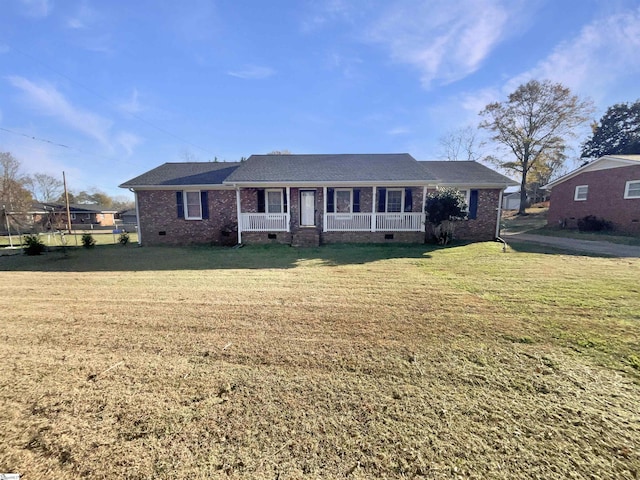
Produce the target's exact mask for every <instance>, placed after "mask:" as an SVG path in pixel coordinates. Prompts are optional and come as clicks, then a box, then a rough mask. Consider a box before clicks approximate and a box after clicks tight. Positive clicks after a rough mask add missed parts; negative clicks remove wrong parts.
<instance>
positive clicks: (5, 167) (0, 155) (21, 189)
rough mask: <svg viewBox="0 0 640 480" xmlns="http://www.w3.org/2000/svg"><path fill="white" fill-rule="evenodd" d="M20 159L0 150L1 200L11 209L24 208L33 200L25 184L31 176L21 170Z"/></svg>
mask: <svg viewBox="0 0 640 480" xmlns="http://www.w3.org/2000/svg"><path fill="white" fill-rule="evenodd" d="M20 167H21V164H20V160H18V159H16V158H15V157H14V156H13V155H12V154H11V153H9V152H0V175H1V177H0V202H2V205H1V206H4V208H7V209H10V210H24V209H26V208H27V207H28V206H29V204H30V203H31V202H32V200H33V199H32V198H31V193H30V192H29V190H27V188H25V185H27V184H28V182H29V178H28V177H27V176H26V175H24V174H22V172H21V171H20Z"/></svg>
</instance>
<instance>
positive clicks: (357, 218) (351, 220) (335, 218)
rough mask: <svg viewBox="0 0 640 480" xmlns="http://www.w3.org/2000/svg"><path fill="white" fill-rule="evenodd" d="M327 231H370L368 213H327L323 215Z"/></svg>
mask: <svg viewBox="0 0 640 480" xmlns="http://www.w3.org/2000/svg"><path fill="white" fill-rule="evenodd" d="M325 225H326V227H327V231H330V232H331V231H334V232H355V231H363V232H369V231H371V214H370V213H327V214H326V215H325Z"/></svg>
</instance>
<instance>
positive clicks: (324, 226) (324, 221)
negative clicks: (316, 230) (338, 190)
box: [322, 187, 327, 232]
mask: <svg viewBox="0 0 640 480" xmlns="http://www.w3.org/2000/svg"><path fill="white" fill-rule="evenodd" d="M322 198H323V199H324V209H323V210H322V231H323V232H326V231H327V187H322Z"/></svg>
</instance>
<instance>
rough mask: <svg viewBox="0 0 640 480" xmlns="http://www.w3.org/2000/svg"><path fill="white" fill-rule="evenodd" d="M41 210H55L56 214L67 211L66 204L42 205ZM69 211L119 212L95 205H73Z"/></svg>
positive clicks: (70, 205)
mask: <svg viewBox="0 0 640 480" xmlns="http://www.w3.org/2000/svg"><path fill="white" fill-rule="evenodd" d="M40 208H42V209H44V210H52V209H53V210H54V211H56V212H59V211H64V210H66V208H67V207H66V206H65V204H64V203H41V204H40ZM69 211H70V212H73V213H116V212H117V210H115V209H113V208H108V207H105V206H102V205H98V204H95V203H73V204H71V203H70V204H69Z"/></svg>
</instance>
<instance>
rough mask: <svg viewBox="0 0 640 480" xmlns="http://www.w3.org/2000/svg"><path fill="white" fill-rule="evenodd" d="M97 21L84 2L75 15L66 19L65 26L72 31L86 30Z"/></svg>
mask: <svg viewBox="0 0 640 480" xmlns="http://www.w3.org/2000/svg"><path fill="white" fill-rule="evenodd" d="M96 20H97V15H96V12H95V10H93V9H91V8H89V6H88V5H87V3H86V2H83V3H82V4H81V5H80V7H79V8H78V10H77V11H76V13H75V14H74V15H73V16H71V17H69V18H67V21H66V26H67V28H71V29H74V30H78V29H86V28H89V27H90V26H91V25H92V24H94V23H95V22H96Z"/></svg>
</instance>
